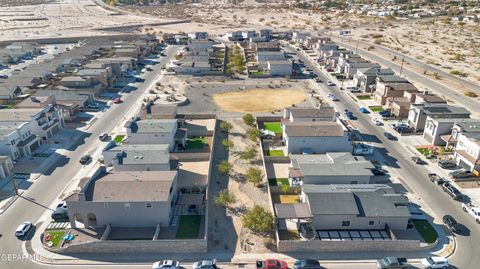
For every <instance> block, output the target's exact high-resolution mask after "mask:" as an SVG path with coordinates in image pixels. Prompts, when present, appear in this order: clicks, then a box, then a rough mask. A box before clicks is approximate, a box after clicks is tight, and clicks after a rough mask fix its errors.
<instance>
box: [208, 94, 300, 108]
mask: <svg viewBox="0 0 480 269" xmlns="http://www.w3.org/2000/svg"><path fill="white" fill-rule="evenodd" d="M213 100H214V101H215V103H216V104H217V105H218V106H219V107H220V108H222V109H223V110H225V111H231V112H270V111H274V110H278V109H283V108H285V107H287V106H290V105H292V104H297V103H300V102H303V101H305V94H304V93H303V92H301V91H298V90H294V89H285V90H276V91H275V92H274V93H272V90H266V89H254V90H246V91H237V92H225V93H216V94H214V95H213Z"/></svg>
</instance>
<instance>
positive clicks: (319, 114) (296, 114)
mask: <svg viewBox="0 0 480 269" xmlns="http://www.w3.org/2000/svg"><path fill="white" fill-rule="evenodd" d="M288 109H289V110H290V113H291V114H292V116H293V118H325V117H329V118H333V117H334V116H335V108H333V107H323V106H322V107H320V108H300V107H291V108H288Z"/></svg>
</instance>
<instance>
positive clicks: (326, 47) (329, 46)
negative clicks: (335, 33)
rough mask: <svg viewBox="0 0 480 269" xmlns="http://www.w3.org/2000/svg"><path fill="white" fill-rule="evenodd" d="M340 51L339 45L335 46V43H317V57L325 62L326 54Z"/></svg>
mask: <svg viewBox="0 0 480 269" xmlns="http://www.w3.org/2000/svg"><path fill="white" fill-rule="evenodd" d="M338 49H339V47H338V45H337V44H335V43H333V42H322V43H317V56H318V57H319V58H320V59H321V60H325V58H326V54H327V53H328V52H329V51H332V50H338Z"/></svg>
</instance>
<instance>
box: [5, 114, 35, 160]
mask: <svg viewBox="0 0 480 269" xmlns="http://www.w3.org/2000/svg"><path fill="white" fill-rule="evenodd" d="M33 124H34V123H33V122H30V121H25V122H16V123H15V124H13V125H4V124H2V125H0V155H2V156H9V157H10V158H12V159H13V160H16V159H18V158H20V157H23V156H31V155H32V152H33V151H34V150H35V149H36V148H38V146H39V145H40V142H39V140H38V136H36V135H35V134H33V131H32V129H33V127H32V125H33Z"/></svg>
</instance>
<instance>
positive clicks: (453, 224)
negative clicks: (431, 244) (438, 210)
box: [442, 215, 462, 234]
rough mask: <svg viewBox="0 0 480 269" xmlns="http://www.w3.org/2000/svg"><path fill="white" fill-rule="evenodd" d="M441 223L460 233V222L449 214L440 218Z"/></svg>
mask: <svg viewBox="0 0 480 269" xmlns="http://www.w3.org/2000/svg"><path fill="white" fill-rule="evenodd" d="M442 220H443V224H445V225H446V226H447V227H448V229H450V230H451V231H452V232H454V233H457V234H458V233H460V232H461V231H462V229H461V228H460V224H458V222H457V221H456V220H455V219H454V218H453V217H452V216H450V215H445V216H443V218H442Z"/></svg>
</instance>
